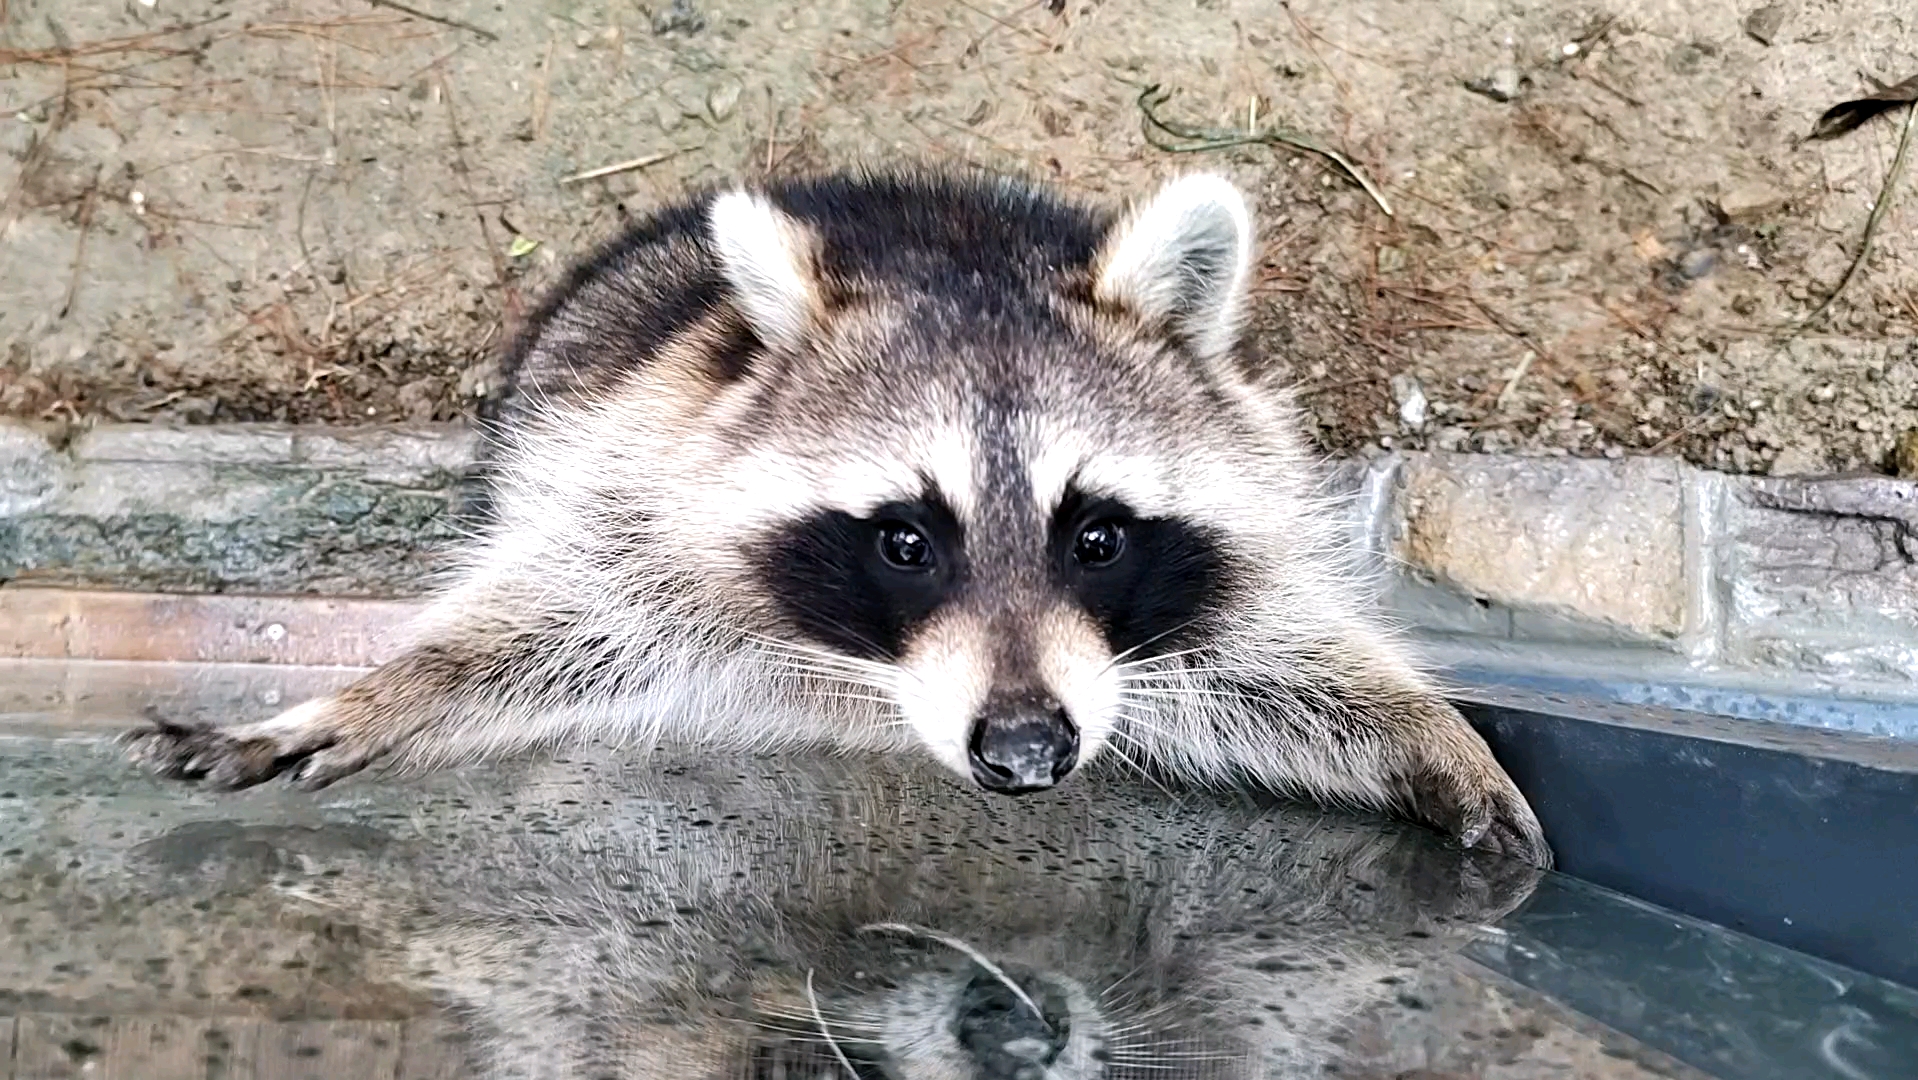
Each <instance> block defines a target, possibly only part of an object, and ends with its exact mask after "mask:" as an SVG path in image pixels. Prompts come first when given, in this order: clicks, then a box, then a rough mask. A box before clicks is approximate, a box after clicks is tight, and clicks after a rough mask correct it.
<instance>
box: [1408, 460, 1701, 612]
mask: <svg viewBox="0 0 1918 1080" xmlns="http://www.w3.org/2000/svg"><path fill="white" fill-rule="evenodd" d="M1686 479H1687V478H1686V476H1685V471H1684V468H1683V467H1682V466H1681V465H1679V464H1678V463H1677V462H1674V461H1669V460H1661V459H1643V458H1641V459H1625V460H1621V461H1587V460H1577V459H1569V458H1517V457H1504V456H1499V457H1487V456H1482V455H1463V454H1414V455H1408V456H1407V458H1406V460H1405V463H1404V465H1403V467H1402V469H1401V472H1400V479H1399V483H1398V485H1397V491H1396V493H1395V498H1394V501H1393V507H1392V517H1391V526H1390V537H1391V540H1390V542H1391V551H1392V554H1393V555H1394V556H1395V558H1396V559H1397V561H1398V564H1399V567H1400V572H1401V573H1402V574H1404V575H1407V576H1409V577H1410V578H1411V579H1412V580H1413V582H1415V583H1416V585H1417V586H1424V587H1426V588H1436V589H1439V590H1444V591H1447V592H1450V593H1451V594H1453V596H1454V597H1457V598H1459V599H1458V601H1457V602H1451V601H1448V602H1447V603H1446V604H1443V605H1440V604H1438V603H1437V601H1436V600H1435V599H1434V598H1433V597H1432V595H1431V594H1430V593H1419V594H1418V596H1417V597H1416V598H1417V599H1418V600H1419V602H1420V604H1421V607H1420V608H1419V609H1416V610H1413V611H1411V612H1409V613H1408V614H1409V615H1411V616H1412V617H1413V618H1414V619H1417V618H1421V617H1426V618H1429V617H1434V616H1438V617H1441V618H1440V625H1436V626H1429V627H1427V628H1428V629H1437V630H1445V631H1451V632H1463V633H1480V634H1492V635H1494V636H1497V635H1498V634H1499V632H1500V628H1501V627H1502V626H1509V628H1510V632H1511V633H1512V634H1516V635H1518V636H1524V637H1534V638H1539V639H1546V640H1576V641H1621V642H1632V643H1641V644H1642V643H1654V644H1661V645H1664V644H1669V643H1672V642H1674V641H1676V639H1677V638H1678V637H1679V635H1680V634H1682V633H1683V632H1684V631H1685V629H1686V612H1687V609H1688V604H1687V595H1688V594H1687V589H1686V577H1685V571H1686V565H1687V557H1686V530H1685V484H1686ZM1411 591H1412V592H1415V593H1417V592H1418V590H1417V589H1416V588H1414V589H1412V590H1411ZM1468 604H1469V605H1470V606H1467V605H1468ZM1474 608H1477V609H1479V611H1480V613H1479V614H1474V612H1473V609H1474ZM1501 609H1502V610H1501ZM1504 611H1509V613H1510V614H1509V616H1506V615H1504V614H1503V613H1502V612H1504ZM1507 619H1509V622H1507V621H1506V620H1507Z"/></svg>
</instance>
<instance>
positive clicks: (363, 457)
mask: <svg viewBox="0 0 1918 1080" xmlns="http://www.w3.org/2000/svg"><path fill="white" fill-rule="evenodd" d="M294 446H295V450H296V453H297V455H298V460H299V462H300V463H301V464H303V465H309V466H314V467H318V468H326V469H354V470H357V471H359V472H361V473H363V474H365V475H366V476H367V477H368V478H369V479H374V480H378V481H380V482H381V483H388V484H407V483H417V482H421V481H425V482H429V483H430V482H435V481H436V480H437V479H438V478H439V477H442V476H446V475H454V474H458V473H461V472H464V471H465V469H466V467H467V466H468V465H469V464H470V463H471V462H472V460H473V455H474V452H475V451H476V450H477V449H478V438H477V436H476V435H475V434H474V433H473V432H472V431H471V430H469V429H468V428H466V427H464V426H462V425H458V424H423V425H419V426H415V427H363V428H348V429H327V428H319V427H313V428H301V429H299V434H298V435H297V436H296V437H295V441H294Z"/></svg>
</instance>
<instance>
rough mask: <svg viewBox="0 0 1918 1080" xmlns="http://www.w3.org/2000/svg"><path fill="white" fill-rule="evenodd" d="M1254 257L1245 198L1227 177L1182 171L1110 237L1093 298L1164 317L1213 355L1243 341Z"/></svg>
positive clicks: (1103, 249) (1203, 354)
mask: <svg viewBox="0 0 1918 1080" xmlns="http://www.w3.org/2000/svg"><path fill="white" fill-rule="evenodd" d="M1251 259H1252V215H1251V213H1250V212H1249V211H1248V210H1247V209H1246V205H1245V196H1243V195H1241V194H1239V189H1238V188H1235V187H1233V186H1232V184H1231V182H1230V181H1227V180H1226V179H1224V178H1223V177H1220V176H1215V175H1212V174H1209V173H1198V174H1193V175H1189V176H1183V177H1180V178H1179V179H1177V180H1174V181H1172V182H1171V183H1168V184H1167V185H1165V186H1164V187H1163V188H1160V189H1159V191H1158V193H1157V194H1155V195H1154V196H1153V197H1152V198H1151V200H1149V201H1148V202H1146V203H1145V204H1144V205H1143V206H1140V207H1138V208H1137V209H1135V210H1133V211H1132V212H1131V213H1130V214H1128V215H1127V216H1126V218H1125V219H1124V220H1123V221H1121V222H1119V224H1118V225H1116V226H1114V227H1113V229H1112V231H1111V232H1110V233H1109V234H1107V236H1106V240H1105V243H1104V245H1103V246H1102V247H1101V248H1100V251H1099V258H1098V261H1097V262H1096V263H1095V264H1094V273H1095V277H1096V282H1095V284H1094V286H1093V295H1095V296H1096V297H1097V298H1098V299H1100V300H1102V301H1105V302H1108V303H1113V304H1118V305H1120V306H1123V307H1127V308H1130V309H1132V310H1133V311H1136V312H1138V313H1139V314H1140V315H1142V316H1144V317H1146V318H1147V319H1152V320H1163V321H1164V322H1165V323H1166V324H1167V325H1168V326H1169V327H1170V329H1172V330H1173V331H1174V332H1175V333H1177V334H1179V335H1180V336H1181V337H1183V338H1184V339H1185V340H1186V341H1187V342H1188V343H1189V344H1190V345H1191V347H1192V348H1193V350H1194V351H1196V352H1197V353H1198V354H1199V355H1200V356H1201V357H1203V358H1205V359H1208V360H1209V359H1214V358H1216V357H1219V356H1221V355H1223V354H1224V353H1226V352H1227V351H1228V350H1230V349H1231V348H1232V346H1233V344H1234V343H1235V342H1237V341H1238V337H1239V327H1240V323H1241V322H1242V320H1243V319H1244V317H1245V290H1246V281H1245V279H1246V270H1247V268H1248V266H1249V265H1250V264H1251Z"/></svg>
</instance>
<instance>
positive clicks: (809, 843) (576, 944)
mask: <svg viewBox="0 0 1918 1080" xmlns="http://www.w3.org/2000/svg"><path fill="white" fill-rule="evenodd" d="M800 765H801V768H800V769H799V770H797V771H786V770H784V769H782V768H776V767H773V766H771V765H766V764H764V763H758V762H756V763H754V765H753V771H750V772H748V773H746V774H744V775H738V773H737V769H736V768H734V767H732V766H728V765H725V764H713V765H707V766H693V767H689V768H687V769H685V770H684V771H682V770H680V769H671V770H664V771H662V772H661V773H659V774H653V775H645V774H642V776H643V779H639V780H636V781H635V783H637V784H638V789H639V790H640V791H642V792H643V795H644V797H643V799H638V800H625V801H621V800H620V799H618V798H617V797H608V796H606V795H605V794H604V792H603V790H601V789H600V788H599V787H597V786H593V787H589V788H588V789H587V790H586V791H585V792H584V793H582V791H581V790H580V789H579V788H577V787H573V786H564V785H561V786H556V787H554V788H553V789H551V790H550V791H548V792H547V793H546V795H545V796H544V798H545V801H547V802H549V803H550V802H557V801H558V800H559V799H562V798H570V799H573V800H576V801H578V802H581V803H584V804H585V805H595V804H597V803H599V802H600V801H601V800H602V799H609V798H610V801H611V805H609V806H604V807H603V808H602V810H601V811H600V812H599V813H598V814H597V815H596V818H595V820H594V823H593V824H592V825H590V826H588V827H586V828H585V829H584V831H581V832H577V833H572V834H570V835H568V836H567V837H565V838H563V839H558V840H552V841H547V842H545V844H544V846H542V845H541V843H539V842H538V841H537V838H535V837H533V836H530V835H528V836H524V837H522V838H521V841H520V845H519V848H518V850H516V851H515V852H513V853H512V857H511V858H509V859H498V860H492V861H491V863H490V865H491V866H493V867H495V868H496V869H491V870H486V871H484V872H476V871H473V870H460V871H449V872H444V873H442V874H441V876H439V877H438V879H437V880H434V881H431V882H422V883H421V885H420V891H419V892H418V893H417V894H416V895H415V897H414V898H412V899H410V900H409V901H408V904H409V905H412V904H416V903H417V901H418V899H419V898H420V897H425V898H430V902H429V906H431V907H433V908H434V910H433V912H432V915H431V917H429V918H427V919H425V920H424V921H422V922H421V923H420V924H419V925H420V926H421V927H423V929H420V930H418V931H417V932H415V933H413V934H412V936H411V937H410V939H409V940H410V944H409V946H408V958H407V961H406V963H405V964H404V965H403V966H404V969H405V970H408V971H430V972H432V973H433V974H432V976H431V982H430V986H429V988H430V989H431V990H433V991H434V992H436V993H437V994H438V995H440V996H441V997H442V998H443V999H445V1000H446V1001H448V1002H450V1003H451V1004H452V1005H453V1006H454V1007H455V1010H456V1011H457V1012H458V1013H459V1014H460V1015H461V1016H463V1017H464V1018H465V1019H466V1021H467V1022H468V1023H470V1025H471V1027H472V1029H473V1030H474V1031H475V1032H476V1033H477V1035H478V1036H479V1039H478V1044H477V1045H478V1047H479V1050H480V1060H479V1062H478V1063H477V1067H478V1068H480V1070H481V1073H482V1075H484V1076H486V1077H489V1078H498V1080H508V1078H513V1080H517V1078H522V1077H539V1078H542V1080H544V1078H551V1080H576V1078H587V1077H592V1078H615V1077H617V1078H622V1080H663V1078H667V1077H671V1078H674V1080H681V1078H683V1080H736V1078H743V1077H753V1078H761V1077H764V1078H771V1077H819V1078H821V1080H824V1078H827V1077H833V1078H845V1077H847V1076H848V1075H849V1074H850V1075H851V1076H854V1077H858V1078H861V1080H879V1078H885V1080H1081V1078H1084V1080H1091V1078H1095V1077H1097V1078H1108V1080H1117V1078H1134V1080H1144V1078H1147V1077H1152V1078H1158V1080H1188V1078H1189V1080H1196V1078H1202V1077H1204V1078H1219V1080H1225V1078H1232V1080H1242V1078H1243V1080H1250V1078H1254V1077H1268V1076H1284V1075H1292V1074H1294V1073H1295V1072H1298V1071H1299V1070H1309V1071H1311V1072H1312V1073H1313V1074H1314V1075H1316V1073H1317V1069H1318V1067H1319V1066H1320V1065H1323V1064H1325V1063H1327V1062H1328V1061H1332V1060H1335V1048H1334V1046H1333V1044H1332V1042H1331V1037H1332V1036H1333V1035H1335V1034H1336V1033H1337V1032H1338V1031H1339V1030H1340V1029H1341V1027H1342V1026H1343V1025H1344V1024H1346V1023H1348V1022H1349V1021H1350V1020H1351V1019H1352V1018H1353V1017H1354V1016H1355V1015H1356V1014H1357V1013H1359V1012H1360V1011H1361V1010H1362V1009H1364V1008H1365V1007H1366V1006H1367V1005H1368V1004H1372V1003H1375V1002H1377V1001H1379V1000H1381V999H1384V998H1387V997H1389V996H1390V994H1391V993H1392V988H1391V986H1390V985H1388V984H1387V982H1382V981H1381V980H1385V979H1386V978H1387V976H1393V975H1402V974H1404V968H1405V967H1406V966H1407V965H1412V964H1417V963H1420V962H1422V961H1424V960H1427V959H1430V958H1431V957H1433V956H1435V955H1436V954H1438V953H1441V952H1444V951H1447V950H1450V949H1452V948H1455V947H1457V945H1458V944H1459V942H1460V941H1461V940H1462V935H1464V934H1465V933H1466V932H1467V931H1466V930H1464V929H1455V928H1454V926H1455V924H1460V925H1461V926H1462V925H1465V924H1476V923H1480V922H1484V921H1488V920H1493V919H1496V918H1498V917H1500V916H1501V915H1502V914H1503V913H1504V912H1506V911H1508V910H1509V909H1510V908H1511V907H1512V906H1514V905H1516V904H1517V903H1518V902H1519V901H1520V900H1521V899H1522V898H1523V897H1524V896H1525V895H1527V894H1528V893H1529V890H1530V888H1531V885H1532V883H1533V882H1534V881H1535V880H1536V874H1537V872H1536V871H1535V870H1533V869H1532V868H1530V867H1528V866H1526V865H1525V864H1523V863H1520V862H1517V861H1515V860H1510V859H1505V858H1502V857H1497V856H1490V855H1484V854H1481V853H1475V852H1466V851H1459V850H1457V849H1445V848H1441V847H1440V846H1439V845H1438V844H1437V843H1435V842H1434V841H1433V840H1431V839H1430V838H1428V837H1426V836H1425V835H1423V834H1420V833H1417V832H1415V831H1406V830H1395V829H1387V830H1384V831H1381V830H1380V829H1378V828H1376V827H1375V826H1373V825H1370V824H1367V823H1363V822H1353V821H1346V820H1343V819H1337V818H1328V817H1320V816H1319V815H1317V814H1314V813H1309V812H1304V811H1299V810H1291V809H1288V810H1271V809H1267V810H1263V811H1262V810H1260V809H1258V808H1256V807H1251V806H1247V805H1243V804H1225V803H1219V802H1214V801H1213V800H1210V799H1204V800H1199V801H1196V802H1193V801H1184V802H1177V803H1175V801H1174V800H1172V799H1170V798H1167V797H1165V796H1163V795H1159V794H1155V793H1152V792H1149V791H1148V792H1145V793H1143V794H1141V793H1139V791H1138V790H1137V789H1136V787H1133V788H1128V787H1127V786H1126V785H1123V784H1119V783H1114V782H1112V778H1110V777H1106V776H1095V777H1091V778H1089V779H1088V781H1087V782H1085V783H1082V784H1077V785H1071V786H1068V787H1066V788H1064V789H1061V790H1059V791H1057V792H1053V793H1048V794H1045V795H1040V796H1035V799H1036V800H1037V801H1038V803H1039V805H1038V807H1037V809H1038V810H1039V811H1041V812H1039V813H1028V812H1024V811H1025V810H1026V809H1027V807H1026V806H1025V805H1020V806H1015V807H1008V806H1007V804H1005V803H1002V802H995V801H992V800H989V799H987V798H985V797H982V796H979V795H976V794H973V793H969V792H965V791H963V790H959V789H957V788H956V786H955V785H953V784H951V782H950V781H947V780H945V779H944V778H942V777H940V776H938V775H936V774H927V773H924V772H919V771H897V770H895V769H894V768H893V767H891V766H888V765H885V764H883V763H880V764H872V763H862V762H857V761H841V760H832V761H822V760H813V759H802V760H801V762H800ZM515 798H516V801H517V802H518V803H519V805H521V806H527V805H533V804H537V803H539V802H540V801H541V800H542V796H541V795H540V794H539V793H538V792H537V791H536V790H535V791H532V792H525V793H520V794H518V795H516V797H515ZM662 807H677V808H697V809H696V810H685V813H686V814H694V813H696V814H699V815H703V816H702V818H701V820H704V821H706V824H705V825H702V826H699V827H693V828H687V827H686V826H685V824H684V820H683V817H681V818H678V819H674V818H673V817H671V816H670V815H666V814H664V812H663V811H662ZM729 817H730V818H732V820H730V821H729V820H726V819H727V818H729ZM714 818H717V819H719V820H717V821H715V820H713V819H714ZM667 837H670V839H666V838H667ZM377 876H378V875H372V877H377ZM1414 931H1422V932H1423V933H1413V932H1414ZM1390 981H1393V982H1395V981H1396V980H1390Z"/></svg>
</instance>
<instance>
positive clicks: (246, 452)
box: [0, 424, 472, 596]
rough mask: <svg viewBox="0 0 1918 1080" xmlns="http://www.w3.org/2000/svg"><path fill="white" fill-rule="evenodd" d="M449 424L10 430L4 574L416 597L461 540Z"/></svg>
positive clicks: (456, 454) (1, 483)
mask: <svg viewBox="0 0 1918 1080" xmlns="http://www.w3.org/2000/svg"><path fill="white" fill-rule="evenodd" d="M471 449H472V440H471V439H470V438H469V437H466V436H464V435H462V434H461V433H460V432H458V431H457V430H455V429H451V428H430V429H425V430H421V431H394V430H387V429H372V430H367V431H356V430H348V431H338V432H324V431H318V430H315V431H307V430H305V429H299V428H295V427H291V426H287V425H270V424H252V425H233V426H230V427H228V426H221V427H203V428H187V427H176V428H164V427H142V426H140V425H117V426H106V427H101V428H97V429H95V430H93V431H91V432H88V433H86V434H84V435H82V436H81V437H80V438H78V439H76V440H75V442H74V444H73V446H72V447H71V448H70V450H69V453H66V454H62V453H60V452H58V451H55V450H54V449H52V447H50V446H49V445H48V444H47V443H45V442H44V441H43V440H40V439H39V438H38V437H37V436H36V435H33V433H32V432H30V431H28V430H26V429H24V428H0V581H9V580H13V581H17V582H19V583H21V584H61V585H90V586H102V587H110V588H139V589H156V590H160V591H221V590H229V589H237V590H252V591H262V592H324V593H330V594H333V595H341V596H381V595H414V594H416V593H417V592H419V591H420V589H421V588H422V587H423V585H424V584H425V582H426V580H427V578H428V576H429V575H430V574H431V573H432V572H433V571H434V570H435V569H437V568H438V567H439V566H440V565H441V561H440V559H441V556H442V555H443V554H444V552H445V550H446V544H447V541H449V540H451V539H452V538H453V537H454V536H455V535H456V530H455V528H454V526H453V522H452V516H453V507H454V505H455V503H456V501H457V499H458V497H459V493H460V491H459V485H460V479H461V475H462V473H463V472H464V470H465V468H466V464H467V461H468V459H469V457H470V454H471Z"/></svg>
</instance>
